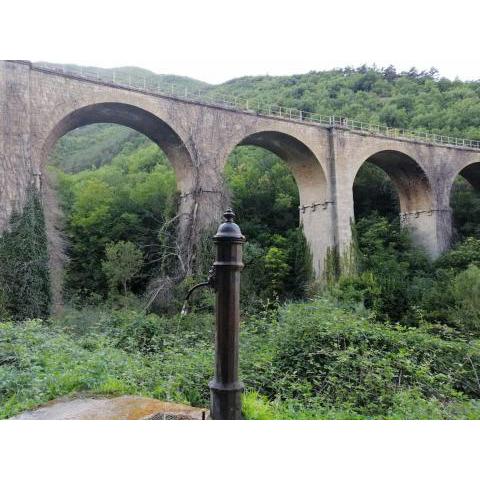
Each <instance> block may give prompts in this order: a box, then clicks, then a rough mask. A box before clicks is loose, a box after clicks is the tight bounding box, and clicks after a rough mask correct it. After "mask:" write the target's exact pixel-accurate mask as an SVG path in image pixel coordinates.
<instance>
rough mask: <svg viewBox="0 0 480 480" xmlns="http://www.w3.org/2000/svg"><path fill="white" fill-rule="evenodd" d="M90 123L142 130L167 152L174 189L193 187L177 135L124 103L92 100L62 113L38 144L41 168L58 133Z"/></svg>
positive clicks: (186, 152)
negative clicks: (64, 113) (42, 141)
mask: <svg viewBox="0 0 480 480" xmlns="http://www.w3.org/2000/svg"><path fill="white" fill-rule="evenodd" d="M94 123H116V124H119V125H123V126H126V127H130V128H132V129H134V130H136V131H138V132H140V133H142V134H143V135H145V136H146V137H148V138H149V139H150V140H152V141H153V142H154V143H156V144H157V145H158V146H159V147H160V148H161V149H162V150H163V151H164V152H165V154H166V155H167V158H168V160H169V161H170V163H171V164H172V166H173V169H174V171H175V176H176V179H177V186H178V190H179V191H180V192H182V193H186V192H188V191H190V190H192V189H194V183H195V173H194V168H193V161H192V158H191V155H190V152H189V150H188V148H187V146H186V145H185V143H184V142H183V141H182V139H181V138H180V136H179V135H178V134H177V133H176V132H175V131H174V130H173V128H172V127H171V126H170V125H169V124H168V123H167V122H165V121H164V120H162V119H160V118H159V117H158V116H156V115H154V114H153V113H151V112H149V111H147V110H144V109H142V108H140V107H137V106H134V105H131V104H127V103H119V102H103V103H94V104H90V105H87V106H83V107H80V108H78V109H75V110H72V111H71V112H70V113H68V114H66V115H65V116H64V117H63V118H61V119H60V120H59V121H58V122H57V123H56V125H55V126H54V127H53V128H52V129H51V130H50V131H49V132H48V134H47V137H46V139H45V141H44V143H43V145H42V151H41V159H40V160H41V166H40V167H41V168H44V166H45V164H46V162H47V160H48V156H49V154H50V152H51V151H52V149H53V147H54V145H55V143H56V142H57V141H58V140H59V139H60V138H61V137H62V136H64V135H65V134H66V133H68V132H70V131H72V130H74V129H76V128H79V127H82V126H85V125H90V124H94Z"/></svg>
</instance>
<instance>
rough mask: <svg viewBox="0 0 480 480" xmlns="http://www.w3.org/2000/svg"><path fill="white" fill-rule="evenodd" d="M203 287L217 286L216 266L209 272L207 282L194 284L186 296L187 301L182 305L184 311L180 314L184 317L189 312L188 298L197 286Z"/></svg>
mask: <svg viewBox="0 0 480 480" xmlns="http://www.w3.org/2000/svg"><path fill="white" fill-rule="evenodd" d="M202 287H210V288H213V289H214V288H215V268H214V267H212V268H211V269H210V270H209V272H208V280H207V281H206V282H202V283H198V284H197V285H195V286H193V287H192V288H191V289H190V290H189V291H188V293H187V296H186V297H185V301H184V302H183V306H182V311H181V312H180V315H181V316H182V317H184V316H185V315H187V313H188V299H189V298H190V296H191V295H192V293H193V292H194V291H195V290H197V288H202Z"/></svg>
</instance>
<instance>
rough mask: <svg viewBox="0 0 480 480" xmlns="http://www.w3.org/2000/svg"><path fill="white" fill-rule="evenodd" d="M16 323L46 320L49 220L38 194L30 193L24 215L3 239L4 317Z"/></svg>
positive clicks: (0, 304)
mask: <svg viewBox="0 0 480 480" xmlns="http://www.w3.org/2000/svg"><path fill="white" fill-rule="evenodd" d="M2 311H3V316H4V317H5V318H6V317H9V316H11V317H12V318H13V319H14V320H25V319H27V318H37V317H40V318H46V317H47V316H48V314H49V312H50V275H49V262H48V251H47V235H46V231H45V219H44V216H43V210H42V205H41V202H40V198H39V195H38V193H37V192H36V191H35V190H33V189H30V190H28V191H27V200H26V204H25V206H24V208H23V211H22V212H21V213H18V212H16V213H14V214H13V215H12V217H11V219H10V231H8V232H5V233H4V234H3V236H2V237H1V238H0V315H2Z"/></svg>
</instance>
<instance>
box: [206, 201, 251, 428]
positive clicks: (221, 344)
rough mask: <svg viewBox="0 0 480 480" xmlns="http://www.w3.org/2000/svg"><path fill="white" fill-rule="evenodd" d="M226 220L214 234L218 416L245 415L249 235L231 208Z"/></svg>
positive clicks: (214, 400)
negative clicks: (241, 367)
mask: <svg viewBox="0 0 480 480" xmlns="http://www.w3.org/2000/svg"><path fill="white" fill-rule="evenodd" d="M224 217H225V223H222V224H221V225H220V226H219V227H218V231H217V234H216V235H215V236H214V237H213V238H214V242H215V244H216V247H217V248H216V250H217V254H216V258H215V263H214V266H215V288H216V291H217V302H216V308H215V310H216V311H215V316H216V318H215V323H216V335H215V377H214V378H213V380H212V381H211V382H210V383H209V387H210V392H211V406H210V414H211V417H212V418H213V419H214V420H240V419H241V418H242V404H241V397H240V395H241V393H242V391H243V384H242V383H241V382H240V381H239V379H238V337H239V327H240V272H241V270H242V268H243V263H242V249H243V244H244V242H245V237H244V236H243V235H242V232H241V231H240V228H239V226H238V225H237V224H236V223H234V222H233V219H234V218H235V214H234V213H233V212H232V210H231V209H228V210H227V211H226V212H225V213H224Z"/></svg>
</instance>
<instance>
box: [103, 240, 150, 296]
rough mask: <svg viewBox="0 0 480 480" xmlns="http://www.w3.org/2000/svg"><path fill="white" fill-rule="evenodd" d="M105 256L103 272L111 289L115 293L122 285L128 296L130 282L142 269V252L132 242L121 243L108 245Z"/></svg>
mask: <svg viewBox="0 0 480 480" xmlns="http://www.w3.org/2000/svg"><path fill="white" fill-rule="evenodd" d="M105 256H106V260H104V261H103V262H102V270H103V271H104V273H105V276H106V277H107V280H108V283H109V285H110V288H111V289H112V291H115V289H116V288H117V287H118V285H119V284H120V285H122V287H123V294H124V295H127V284H128V282H131V281H132V280H133V278H135V276H137V275H138V272H139V271H140V269H141V268H142V264H143V255H142V252H141V251H140V250H139V249H138V248H137V247H136V246H135V245H134V244H133V243H132V242H124V241H120V242H117V243H110V244H108V245H107V247H106V248H105Z"/></svg>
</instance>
